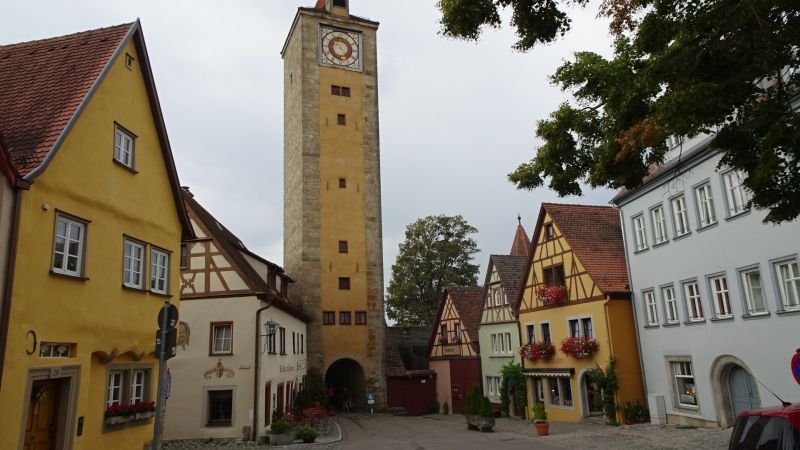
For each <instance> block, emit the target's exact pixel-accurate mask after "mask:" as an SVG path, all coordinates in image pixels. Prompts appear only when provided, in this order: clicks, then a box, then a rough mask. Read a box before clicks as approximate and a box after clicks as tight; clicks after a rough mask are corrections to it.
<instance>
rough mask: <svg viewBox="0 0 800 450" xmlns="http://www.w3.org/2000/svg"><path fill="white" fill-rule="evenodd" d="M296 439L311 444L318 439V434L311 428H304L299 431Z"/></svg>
mask: <svg viewBox="0 0 800 450" xmlns="http://www.w3.org/2000/svg"><path fill="white" fill-rule="evenodd" d="M295 438H297V439H301V440H302V441H303V442H305V443H306V444H309V443H311V442H314V441H315V440H316V439H317V432H316V431H314V429H313V428H311V427H303V428H300V429H299V430H297V433H296V434H295Z"/></svg>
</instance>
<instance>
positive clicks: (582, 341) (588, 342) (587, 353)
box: [561, 336, 600, 359]
mask: <svg viewBox="0 0 800 450" xmlns="http://www.w3.org/2000/svg"><path fill="white" fill-rule="evenodd" d="M599 348H600V346H599V345H598V344H597V341H596V340H594V339H592V338H586V337H583V336H574V337H568V338H566V339H564V340H563V341H561V351H562V352H564V354H567V355H569V356H572V357H573V358H578V359H586V358H591V357H592V355H594V354H595V353H597V350H598V349H599Z"/></svg>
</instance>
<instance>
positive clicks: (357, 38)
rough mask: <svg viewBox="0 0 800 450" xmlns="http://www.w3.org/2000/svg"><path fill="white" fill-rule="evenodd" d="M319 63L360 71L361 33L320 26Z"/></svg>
mask: <svg viewBox="0 0 800 450" xmlns="http://www.w3.org/2000/svg"><path fill="white" fill-rule="evenodd" d="M320 63H321V64H322V65H323V66H330V67H339V68H342V69H348V70H355V71H358V72H360V71H361V33H357V32H355V31H345V30H338V29H334V28H327V27H321V28H320Z"/></svg>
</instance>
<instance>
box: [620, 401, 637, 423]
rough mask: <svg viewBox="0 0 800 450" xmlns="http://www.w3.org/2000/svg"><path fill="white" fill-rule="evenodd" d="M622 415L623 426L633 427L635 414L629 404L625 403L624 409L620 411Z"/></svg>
mask: <svg viewBox="0 0 800 450" xmlns="http://www.w3.org/2000/svg"><path fill="white" fill-rule="evenodd" d="M622 415H623V416H624V418H625V425H633V422H634V415H635V414H634V411H633V405H632V404H631V402H625V407H624V408H623V409H622Z"/></svg>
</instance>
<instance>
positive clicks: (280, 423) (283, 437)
mask: <svg viewBox="0 0 800 450" xmlns="http://www.w3.org/2000/svg"><path fill="white" fill-rule="evenodd" d="M292 441H294V433H292V424H290V423H289V422H287V421H285V420H276V421H275V422H272V425H270V427H269V444H270V445H286V444H291V443H292Z"/></svg>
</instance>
